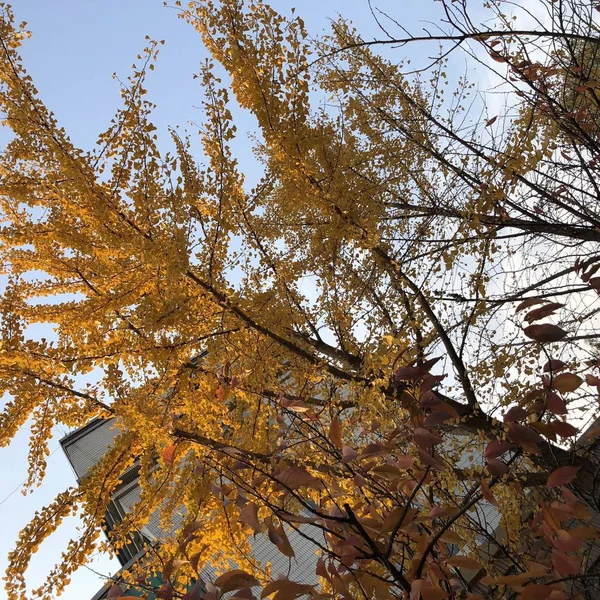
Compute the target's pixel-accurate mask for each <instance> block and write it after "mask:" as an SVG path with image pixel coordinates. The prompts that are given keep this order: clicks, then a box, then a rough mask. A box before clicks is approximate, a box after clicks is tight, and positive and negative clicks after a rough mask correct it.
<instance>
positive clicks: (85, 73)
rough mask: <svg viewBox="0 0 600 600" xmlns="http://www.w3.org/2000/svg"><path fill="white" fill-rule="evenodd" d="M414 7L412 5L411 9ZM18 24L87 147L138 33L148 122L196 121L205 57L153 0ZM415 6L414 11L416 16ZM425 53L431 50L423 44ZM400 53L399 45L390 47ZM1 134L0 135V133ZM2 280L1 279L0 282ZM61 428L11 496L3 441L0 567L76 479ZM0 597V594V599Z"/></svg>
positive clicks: (360, 16)
mask: <svg viewBox="0 0 600 600" xmlns="http://www.w3.org/2000/svg"><path fill="white" fill-rule="evenodd" d="M272 4H273V6H274V7H275V8H277V9H278V10H280V11H282V12H284V13H287V12H288V11H289V10H290V8H291V7H293V6H295V7H296V9H297V14H299V15H301V16H302V17H303V18H304V20H305V22H306V24H307V27H308V29H309V31H310V32H311V33H313V34H316V33H318V32H319V31H321V30H322V29H324V28H327V27H328V19H329V18H335V17H336V16H337V14H338V13H341V14H343V15H344V16H346V17H348V18H351V19H353V20H354V21H355V23H356V24H357V25H358V27H359V30H360V31H361V32H362V34H363V37H365V38H373V37H381V36H382V35H381V32H379V31H378V29H377V25H376V24H375V22H374V21H373V18H372V16H371V14H370V12H369V7H368V3H367V0H346V1H343V0H296V1H295V2H294V1H291V0H273V2H272ZM373 5H374V6H378V7H380V8H381V9H382V10H384V11H385V12H388V13H389V14H390V15H392V16H394V17H395V18H397V19H401V20H402V24H403V25H405V26H408V27H412V26H415V27H416V28H417V29H418V27H419V25H418V21H419V19H423V20H429V19H431V18H432V11H434V10H436V9H437V5H436V4H435V3H434V2H433V1H432V0H426V1H425V2H421V3H414V2H412V1H411V2H409V1H408V0H404V1H402V0H400V1H396V2H394V1H393V0H373ZM415 5H416V6H415ZM14 10H15V14H16V18H17V20H18V21H20V20H25V21H27V22H28V27H29V29H30V30H31V31H32V32H33V38H32V39H31V40H29V41H27V42H26V43H25V45H24V46H23V48H22V56H23V60H24V64H25V67H26V69H27V71H28V72H29V74H30V75H31V76H32V77H33V80H34V82H35V85H36V86H37V88H38V90H39V92H40V96H41V98H42V99H43V101H44V102H45V103H46V105H47V106H48V107H49V108H50V109H51V110H52V111H53V112H54V113H55V114H56V116H57V118H58V121H59V122H60V123H61V125H62V126H64V127H65V129H66V130H67V132H68V134H69V135H70V136H71V139H72V140H73V141H74V142H75V143H76V144H78V145H79V146H81V147H83V148H85V149H87V148H91V147H92V145H93V144H94V142H95V140H96V138H97V135H98V134H99V133H100V132H101V131H103V130H104V129H105V128H106V127H107V126H108V124H109V122H110V119H111V117H112V115H113V114H114V112H115V110H116V108H117V107H118V106H119V101H120V97H119V93H118V82H117V81H115V80H113V79H112V73H113V72H116V73H117V74H118V75H119V76H120V77H121V78H126V77H127V76H128V74H129V71H130V67H131V64H132V62H133V61H134V60H135V57H136V55H137V54H138V53H140V52H141V50H142V49H143V48H144V46H145V40H144V37H145V36H146V35H149V36H150V37H152V38H154V39H164V40H166V44H165V46H164V47H163V48H162V49H161V54H160V57H159V62H158V64H157V66H156V69H155V71H154V72H153V73H152V74H151V77H150V79H149V82H148V88H149V99H150V100H152V101H153V102H155V103H156V104H157V105H158V108H157V110H156V113H155V124H156V125H157V127H158V129H159V133H160V134H163V135H164V134H165V132H166V129H167V127H168V126H175V125H180V126H182V127H185V126H186V125H187V124H188V123H189V122H190V121H194V120H195V121H200V120H201V119H202V115H201V113H200V111H199V109H198V108H197V107H198V106H199V105H200V101H201V90H200V86H199V84H198V81H197V80H194V79H193V78H192V75H193V74H194V73H196V72H198V70H199V69H198V68H199V65H200V63H201V62H202V61H203V60H204V59H205V58H206V56H207V53H206V50H205V49H204V48H203V47H202V44H201V41H200V38H199V36H198V35H197V34H196V33H195V32H194V30H193V29H192V28H191V27H189V26H188V25H186V24H185V23H184V22H183V21H182V20H180V19H178V18H177V16H176V13H175V11H174V10H173V9H172V8H168V7H167V8H165V7H163V2H162V0H126V1H123V0H53V1H52V2H49V1H47V0H19V1H18V2H15V6H14ZM416 11H419V12H418V13H417V12H416ZM422 48H423V51H424V52H425V51H426V52H428V53H429V52H434V51H435V48H432V47H428V48H427V50H425V49H424V47H422ZM399 52H402V51H399ZM252 127H253V123H252V121H251V120H250V119H247V120H246V121H245V122H243V123H240V127H239V128H238V129H240V130H249V129H252ZM1 139H6V138H4V136H1V135H0V140H1ZM249 160H250V159H249V157H248V156H246V157H243V156H242V157H240V165H241V168H242V169H244V168H246V169H248V170H250V169H251V168H252V167H254V165H251V164H250V162H249ZM0 283H1V282H0ZM63 433H66V430H61V429H60V428H58V429H57V431H56V435H57V437H56V438H55V440H53V441H52V442H51V444H50V449H51V450H55V451H54V452H53V454H52V455H51V456H50V458H49V460H48V472H47V476H46V479H45V481H44V483H43V485H42V486H41V487H40V488H39V489H38V490H36V492H35V493H33V494H32V495H29V496H26V497H24V496H23V495H21V493H20V492H19V491H16V492H15V493H13V494H12V495H10V497H7V496H9V494H11V492H13V491H14V490H16V489H17V488H18V487H19V485H20V484H21V482H22V481H23V479H24V478H25V473H26V470H27V461H26V456H27V443H28V439H27V432H25V431H22V432H21V433H20V434H19V435H18V436H17V438H16V439H15V440H14V442H13V443H12V445H11V446H10V447H8V448H4V449H0V474H1V479H0V481H1V482H2V484H1V485H0V502H1V503H2V504H0V517H1V522H2V525H3V526H2V529H3V535H2V536H0V570H1V571H2V572H4V569H5V566H6V555H7V553H8V552H9V551H10V549H11V548H12V547H13V543H14V540H15V539H16V537H17V535H18V532H19V530H20V529H21V528H22V527H23V526H24V525H26V524H27V522H28V521H29V520H30V518H31V517H32V516H33V514H34V512H35V510H36V509H39V508H41V507H42V506H44V505H45V504H47V503H48V502H50V501H51V500H52V499H53V498H54V496H55V495H56V494H57V493H58V492H60V491H62V490H63V489H64V488H66V487H68V486H70V485H73V484H74V483H75V477H74V475H73V473H72V471H71V468H70V466H69V464H68V462H67V460H66V458H65V457H64V455H63V453H62V451H61V450H60V448H59V444H58V439H59V438H60V436H61V435H62V434H63ZM76 527H77V519H75V518H73V519H71V520H70V521H69V522H68V523H66V524H65V525H64V526H63V527H62V528H61V530H60V531H59V532H57V533H56V534H55V535H53V536H52V537H51V538H50V539H49V540H48V541H47V542H46V543H45V544H43V545H42V547H41V549H40V550H39V552H38V554H37V555H36V556H35V558H34V561H33V562H32V565H31V567H30V569H29V571H28V583H29V585H30V587H36V586H37V585H39V584H40V583H41V582H42V581H43V580H44V577H45V575H46V574H47V573H48V572H49V571H50V569H51V568H52V566H53V565H54V563H55V562H56V561H57V560H59V559H60V553H61V551H62V550H63V549H64V548H65V546H66V543H67V542H68V540H69V538H70V537H71V536H73V535H76ZM89 567H90V569H93V571H95V572H93V571H92V570H90V569H87V568H82V569H80V570H79V571H78V572H77V573H76V574H75V576H74V577H73V578H72V582H71V584H70V585H69V586H68V588H67V591H66V592H65V593H64V594H63V596H62V598H64V599H65V600H86V598H91V596H93V594H94V593H95V592H96V591H97V589H98V588H99V587H100V585H101V583H102V579H101V577H100V576H99V575H98V574H97V573H100V574H104V575H108V574H110V573H113V572H114V571H115V570H117V569H118V563H117V561H116V560H109V559H108V557H107V556H103V555H100V556H96V557H94V561H93V562H92V563H91V564H90V565H89ZM2 597H3V593H2V591H0V598H2Z"/></svg>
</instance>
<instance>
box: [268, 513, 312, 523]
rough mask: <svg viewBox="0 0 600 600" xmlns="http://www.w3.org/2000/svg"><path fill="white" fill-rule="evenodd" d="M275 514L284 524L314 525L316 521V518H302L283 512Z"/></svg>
mask: <svg viewBox="0 0 600 600" xmlns="http://www.w3.org/2000/svg"><path fill="white" fill-rule="evenodd" d="M275 514H276V515H277V516H278V517H279V518H280V519H281V520H282V521H285V522H286V523H314V522H315V521H316V520H317V518H316V517H303V516H302V515H294V514H292V513H289V512H285V511H277V512H276V513H275Z"/></svg>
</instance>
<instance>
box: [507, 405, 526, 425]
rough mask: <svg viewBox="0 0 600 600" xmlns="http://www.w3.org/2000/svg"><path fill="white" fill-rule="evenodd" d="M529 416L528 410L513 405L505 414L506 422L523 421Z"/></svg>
mask: <svg viewBox="0 0 600 600" xmlns="http://www.w3.org/2000/svg"><path fill="white" fill-rule="evenodd" d="M526 418H527V411H526V410H525V409H524V408H521V407H520V406H513V407H511V408H509V409H508V411H507V413H506V414H505V415H504V422H505V423H513V422H515V421H523V420H524V419H526Z"/></svg>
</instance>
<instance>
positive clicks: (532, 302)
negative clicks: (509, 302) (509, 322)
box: [515, 298, 548, 313]
mask: <svg viewBox="0 0 600 600" xmlns="http://www.w3.org/2000/svg"><path fill="white" fill-rule="evenodd" d="M544 302H548V300H546V299H544V298H527V299H526V300H523V302H521V303H520V304H519V305H518V306H517V308H516V309H515V312H516V313H520V312H521V311H522V310H525V309H526V308H529V307H530V306H535V305H536V304H543V303H544Z"/></svg>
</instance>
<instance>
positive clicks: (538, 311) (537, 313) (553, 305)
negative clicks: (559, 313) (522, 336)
mask: <svg viewBox="0 0 600 600" xmlns="http://www.w3.org/2000/svg"><path fill="white" fill-rule="evenodd" d="M563 306H564V304H561V303H560V302H549V303H548V304H544V306H540V308H534V309H533V310H531V311H529V312H528V313H527V314H526V315H525V320H526V321H527V322H528V323H533V322H534V321H537V320H538V319H543V318H544V317H548V316H550V315H551V314H552V313H553V312H554V311H555V310H557V309H559V308H562V307H563Z"/></svg>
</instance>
